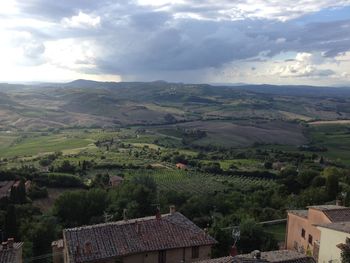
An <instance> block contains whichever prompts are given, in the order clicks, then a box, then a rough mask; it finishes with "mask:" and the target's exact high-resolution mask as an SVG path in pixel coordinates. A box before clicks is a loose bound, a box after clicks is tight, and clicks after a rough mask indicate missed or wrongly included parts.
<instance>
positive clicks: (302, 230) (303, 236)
mask: <svg viewBox="0 0 350 263" xmlns="http://www.w3.org/2000/svg"><path fill="white" fill-rule="evenodd" d="M301 237H302V238H304V239H305V229H304V228H302V229H301Z"/></svg>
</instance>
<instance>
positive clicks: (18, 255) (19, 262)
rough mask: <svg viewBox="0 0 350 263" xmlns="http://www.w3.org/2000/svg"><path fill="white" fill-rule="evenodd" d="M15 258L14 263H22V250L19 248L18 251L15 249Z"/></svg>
mask: <svg viewBox="0 0 350 263" xmlns="http://www.w3.org/2000/svg"><path fill="white" fill-rule="evenodd" d="M15 253H16V256H15V263H22V262H23V249H22V247H20V248H19V249H16V252H15Z"/></svg>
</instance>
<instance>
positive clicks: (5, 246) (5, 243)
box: [1, 242, 7, 250]
mask: <svg viewBox="0 0 350 263" xmlns="http://www.w3.org/2000/svg"><path fill="white" fill-rule="evenodd" d="M1 245H2V249H3V250H6V249H7V242H2V243H1Z"/></svg>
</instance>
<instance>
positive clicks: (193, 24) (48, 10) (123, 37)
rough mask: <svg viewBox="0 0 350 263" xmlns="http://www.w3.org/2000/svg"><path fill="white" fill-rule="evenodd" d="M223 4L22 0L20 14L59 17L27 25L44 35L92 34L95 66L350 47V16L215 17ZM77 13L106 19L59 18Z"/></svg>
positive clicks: (136, 69)
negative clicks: (83, 22) (318, 19)
mask: <svg viewBox="0 0 350 263" xmlns="http://www.w3.org/2000/svg"><path fill="white" fill-rule="evenodd" d="M245 2H246V1H243V0H241V1H235V3H236V4H239V3H245ZM343 2H344V1H343ZM225 6H227V7H232V1H220V3H213V2H212V1H202V2H201V3H200V4H199V3H198V1H194V0H193V1H187V3H186V4H185V5H184V4H175V5H172V6H171V8H167V9H166V8H163V9H162V11H159V10H156V8H151V7H149V6H140V5H138V4H136V1H96V0H94V1H93V0H74V1H72V0H56V1H48V0H31V1H19V2H18V7H19V8H20V10H21V13H22V15H24V16H26V17H40V18H41V19H44V20H48V21H56V23H57V26H56V27H55V28H52V29H50V30H45V29H43V30H40V29H39V28H37V27H29V26H28V27H26V26H25V25H23V27H22V29H25V30H26V31H28V32H31V33H32V34H33V35H34V36H36V37H37V38H38V39H39V40H40V41H41V42H43V41H45V40H55V39H62V38H75V39H78V40H79V39H80V38H81V39H91V40H93V41H94V43H95V44H96V45H97V46H98V48H99V51H100V53H99V54H96V61H95V63H96V65H97V67H96V69H93V70H94V71H95V72H96V73H114V74H137V73H145V72H152V71H153V72H154V71H163V70H165V71H180V70H196V69H204V68H209V67H212V68H219V67H221V66H223V65H224V64H226V63H230V62H232V61H237V60H247V59H261V58H264V57H272V56H274V55H277V54H279V53H280V52H289V51H294V52H324V54H325V55H326V56H329V57H332V56H336V55H337V54H339V53H342V52H346V51H348V50H349V49H350V37H349V36H350V20H344V21H336V22H325V23H312V24H301V23H297V22H296V21H294V20H288V21H286V22H282V21H280V20H269V19H256V18H255V19H249V18H245V19H239V20H234V21H232V20H228V19H215V18H217V15H218V12H219V11H220V10H223V7H225ZM281 10H282V11H283V8H282V9H281ZM78 12H84V13H86V14H93V15H94V16H99V17H100V18H101V23H100V25H99V26H98V27H87V28H74V27H72V28H65V27H64V26H63V25H62V24H61V21H62V19H65V18H66V19H70V18H71V17H72V16H76V15H77V14H78ZM296 12H301V11H296ZM179 13H195V14H198V15H200V16H203V17H205V18H206V20H200V19H192V18H176V17H175V14H179ZM237 16H238V17H240V14H237ZM244 16H247V14H242V17H244ZM222 18H226V16H225V15H223V17H222ZM32 49H33V51H30V52H34V53H35V52H37V51H38V52H39V51H42V49H41V47H40V45H38V46H37V47H36V46H33V48H32ZM30 52H29V54H31V53H30ZM258 57H260V58H258ZM89 70H90V71H91V69H89ZM326 73H327V74H329V73H330V72H324V74H326Z"/></svg>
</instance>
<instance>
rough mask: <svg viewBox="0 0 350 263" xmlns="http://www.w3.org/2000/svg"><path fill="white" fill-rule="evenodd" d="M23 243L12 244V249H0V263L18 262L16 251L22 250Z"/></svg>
mask: <svg viewBox="0 0 350 263" xmlns="http://www.w3.org/2000/svg"><path fill="white" fill-rule="evenodd" d="M22 245H23V243H14V244H13V248H7V249H3V248H2V246H1V248H0V262H1V263H14V262H18V260H19V259H18V258H17V256H18V253H16V252H17V250H18V249H21V248H22Z"/></svg>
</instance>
